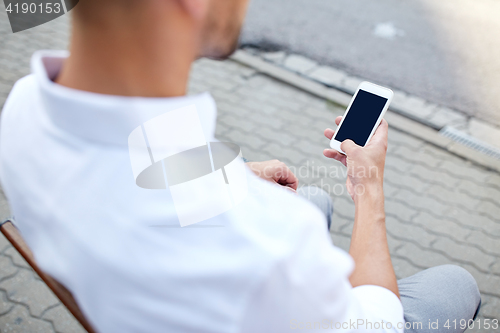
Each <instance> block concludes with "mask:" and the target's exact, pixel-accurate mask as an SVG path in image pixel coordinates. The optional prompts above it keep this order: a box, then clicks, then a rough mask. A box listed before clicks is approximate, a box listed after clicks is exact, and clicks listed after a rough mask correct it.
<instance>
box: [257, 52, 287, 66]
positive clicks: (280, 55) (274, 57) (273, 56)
mask: <svg viewBox="0 0 500 333" xmlns="http://www.w3.org/2000/svg"><path fill="white" fill-rule="evenodd" d="M262 57H263V58H264V59H266V60H269V61H272V62H274V63H276V64H281V63H283V60H285V57H286V53H285V52H283V51H278V52H265V53H263V54H262Z"/></svg>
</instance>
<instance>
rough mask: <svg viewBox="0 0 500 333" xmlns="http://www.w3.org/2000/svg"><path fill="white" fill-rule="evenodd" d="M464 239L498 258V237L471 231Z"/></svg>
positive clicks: (499, 246) (499, 250)
mask: <svg viewBox="0 0 500 333" xmlns="http://www.w3.org/2000/svg"><path fill="white" fill-rule="evenodd" d="M466 241H467V243H470V244H473V245H475V246H476V247H479V248H481V249H483V250H484V251H485V252H488V253H491V254H493V255H496V256H498V257H499V259H500V238H498V237H495V238H493V237H491V236H490V235H485V234H484V233H483V232H480V231H472V232H471V233H470V235H469V236H468V237H467V238H466Z"/></svg>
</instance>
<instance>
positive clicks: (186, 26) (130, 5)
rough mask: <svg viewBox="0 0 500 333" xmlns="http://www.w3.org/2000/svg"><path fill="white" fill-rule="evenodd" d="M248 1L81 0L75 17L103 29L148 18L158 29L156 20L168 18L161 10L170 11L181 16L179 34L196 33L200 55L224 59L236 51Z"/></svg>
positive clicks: (137, 22) (85, 24)
mask: <svg viewBox="0 0 500 333" xmlns="http://www.w3.org/2000/svg"><path fill="white" fill-rule="evenodd" d="M73 1H76V0H73ZM248 1H249V0H80V1H79V3H78V6H76V7H75V15H74V19H75V20H76V21H77V22H79V23H80V27H81V28H83V29H85V28H89V26H90V25H96V24H97V25H98V26H99V27H100V28H101V29H102V28H103V27H106V26H108V27H109V25H110V24H124V25H129V26H131V27H133V26H134V25H136V24H139V21H140V19H144V18H146V20H150V21H151V27H152V28H156V29H158V28H159V27H160V26H159V25H158V23H159V22H153V21H154V20H157V19H158V18H161V17H169V16H168V15H163V16H162V15H161V12H162V11H168V13H169V14H170V15H175V16H176V17H177V18H179V20H177V19H176V20H175V21H177V22H179V23H180V24H179V25H177V28H176V29H178V31H177V33H178V35H179V36H180V37H182V38H191V37H193V36H190V35H189V34H194V35H196V40H197V43H196V44H197V45H196V48H197V52H198V54H197V56H199V57H209V58H214V59H224V58H227V57H228V56H229V55H231V54H232V53H233V52H234V51H235V50H236V47H237V43H238V38H239V34H240V31H241V27H242V24H243V21H244V18H245V12H246V8H247V4H248ZM152 12H154V13H155V14H154V15H151V16H150V17H148V13H152ZM157 14H158V15H157ZM143 22H144V21H143ZM181 22H182V23H181ZM164 23H170V22H164ZM168 26H170V27H172V26H173V25H168ZM152 33H153V31H152ZM145 38H148V37H147V36H145Z"/></svg>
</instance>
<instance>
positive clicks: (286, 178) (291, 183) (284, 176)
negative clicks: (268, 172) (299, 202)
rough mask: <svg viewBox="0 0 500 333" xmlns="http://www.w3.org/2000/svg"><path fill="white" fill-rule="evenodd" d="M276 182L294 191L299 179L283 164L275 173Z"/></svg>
mask: <svg viewBox="0 0 500 333" xmlns="http://www.w3.org/2000/svg"><path fill="white" fill-rule="evenodd" d="M275 180H276V182H278V183H279V184H281V185H283V186H288V187H290V188H293V189H294V190H296V189H297V188H298V186H299V179H298V178H297V176H295V174H294V173H293V172H292V170H290V168H288V166H286V164H284V163H283V165H282V166H281V167H280V169H279V170H277V172H276V178H275Z"/></svg>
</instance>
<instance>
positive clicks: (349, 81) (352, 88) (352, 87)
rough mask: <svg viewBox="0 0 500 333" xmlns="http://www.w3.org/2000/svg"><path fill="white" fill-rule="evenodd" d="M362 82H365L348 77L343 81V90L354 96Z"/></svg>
mask: <svg viewBox="0 0 500 333" xmlns="http://www.w3.org/2000/svg"><path fill="white" fill-rule="evenodd" d="M361 82H363V80H361V79H359V78H357V77H353V76H346V77H345V79H344V80H343V81H342V88H343V89H346V90H347V91H349V92H351V93H352V94H354V92H356V89H358V87H359V85H360V84H361Z"/></svg>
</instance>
